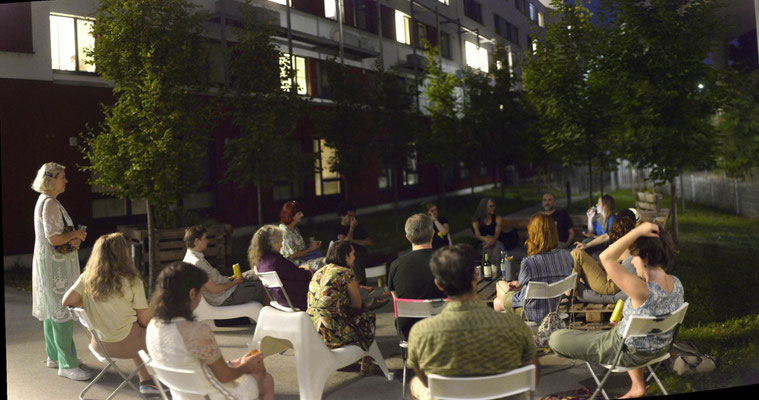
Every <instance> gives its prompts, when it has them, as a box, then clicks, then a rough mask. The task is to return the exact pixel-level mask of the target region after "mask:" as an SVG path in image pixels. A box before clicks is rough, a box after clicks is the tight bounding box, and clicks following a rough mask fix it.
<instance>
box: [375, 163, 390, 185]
mask: <svg viewBox="0 0 759 400" xmlns="http://www.w3.org/2000/svg"><path fill="white" fill-rule="evenodd" d="M377 187H378V188H380V189H390V188H392V187H393V170H392V168H383V167H380V168H379V170H378V171H377Z"/></svg>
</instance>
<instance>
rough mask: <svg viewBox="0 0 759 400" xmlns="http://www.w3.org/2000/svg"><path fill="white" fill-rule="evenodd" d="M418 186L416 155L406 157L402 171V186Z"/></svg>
mask: <svg viewBox="0 0 759 400" xmlns="http://www.w3.org/2000/svg"><path fill="white" fill-rule="evenodd" d="M418 184H419V171H418V166H417V163H416V153H412V154H411V155H410V156H409V157H408V162H407V163H406V168H404V169H403V186H412V185H418Z"/></svg>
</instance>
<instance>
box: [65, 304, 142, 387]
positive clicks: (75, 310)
mask: <svg viewBox="0 0 759 400" xmlns="http://www.w3.org/2000/svg"><path fill="white" fill-rule="evenodd" d="M69 312H70V313H71V316H72V317H73V318H75V319H78V320H79V322H80V323H81V324H82V326H84V328H85V329H87V332H89V334H90V336H91V337H92V338H93V339H95V343H96V344H97V347H95V346H94V345H93V344H92V342H91V341H90V345H89V346H88V347H89V349H90V352H91V353H92V355H93V356H95V358H96V359H97V360H98V361H100V362H101V363H105V364H107V365H106V366H105V368H103V370H102V371H100V373H99V374H98V375H97V376H96V377H95V379H93V380H92V382H90V383H89V384H88V385H87V386H86V387H85V388H84V390H82V393H79V399H80V400H83V399H84V394H85V393H86V392H87V391H88V390H90V388H91V387H92V385H94V384H95V382H97V381H98V380H99V379H100V378H101V377H102V376H103V375H104V374H105V373H106V371H108V369H109V368H111V367H113V368H114V369H115V370H116V372H118V373H119V375H121V377H122V378H123V379H124V381H123V382H121V384H120V385H119V386H118V387H117V388H116V390H114V391H113V392H112V393H111V394H110V395H108V397H107V398H106V400H110V399H112V398H113V397H114V396H116V393H118V392H119V390H121V389H122V388H123V387H124V385H126V384H129V386H131V387H132V389H134V390H135V391H137V393H140V390H139V389H138V388H137V386H135V385H134V383H132V378H133V377H134V376H135V374H137V371H139V370H140V368H142V366H143V365H144V363H143V364H140V366H139V367H137V368H135V369H134V371H132V373H130V374H129V375H124V372H122V371H121V369H120V368H119V367H118V366H117V365H116V363H114V362H113V358H115V357H111V356H109V355H108V352H107V351H105V347H104V346H103V342H101V341H100V338H99V337H98V334H97V331H95V327H94V326H93V325H92V322H91V321H90V318H89V317H88V316H87V312H86V311H85V310H84V308H81V307H69ZM98 349H100V353H98ZM101 354H102V355H101ZM130 360H131V359H130Z"/></svg>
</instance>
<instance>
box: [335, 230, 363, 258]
mask: <svg viewBox="0 0 759 400" xmlns="http://www.w3.org/2000/svg"><path fill="white" fill-rule="evenodd" d="M350 228H351V227H350V225H343V224H338V225H337V228H335V240H337V237H338V236H339V235H345V236H347V235H348V231H349V230H350ZM353 239H356V240H365V239H369V234H368V233H367V232H366V230H365V229H364V228H362V227H361V225H356V227H355V228H353ZM353 249H354V250H356V252H358V253H365V252H366V251H367V250H366V247H364V246H361V245H360V244H355V243H353Z"/></svg>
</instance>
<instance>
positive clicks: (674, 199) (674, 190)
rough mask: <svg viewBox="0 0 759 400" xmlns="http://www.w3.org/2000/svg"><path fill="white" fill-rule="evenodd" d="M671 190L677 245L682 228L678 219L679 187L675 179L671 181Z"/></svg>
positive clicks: (673, 232) (673, 236)
mask: <svg viewBox="0 0 759 400" xmlns="http://www.w3.org/2000/svg"><path fill="white" fill-rule="evenodd" d="M669 190H670V194H671V195H672V239H674V240H675V243H677V242H678V237H679V236H680V227H679V226H678V218H677V186H676V185H675V178H672V180H670V181H669Z"/></svg>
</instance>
